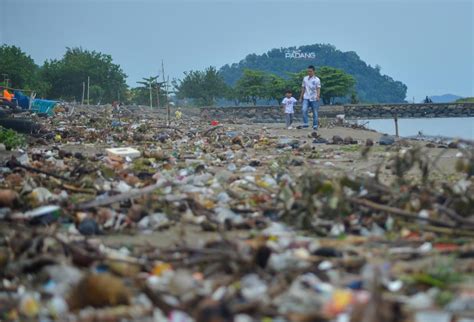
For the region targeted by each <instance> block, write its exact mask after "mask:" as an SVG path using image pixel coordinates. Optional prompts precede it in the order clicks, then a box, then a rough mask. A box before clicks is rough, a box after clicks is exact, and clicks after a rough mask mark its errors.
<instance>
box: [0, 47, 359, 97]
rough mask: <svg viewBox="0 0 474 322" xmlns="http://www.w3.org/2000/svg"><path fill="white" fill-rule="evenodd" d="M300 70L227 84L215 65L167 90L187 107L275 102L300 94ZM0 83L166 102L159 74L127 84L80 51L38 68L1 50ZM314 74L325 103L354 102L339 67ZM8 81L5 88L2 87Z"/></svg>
mask: <svg viewBox="0 0 474 322" xmlns="http://www.w3.org/2000/svg"><path fill="white" fill-rule="evenodd" d="M305 73H306V72H305V70H302V71H301V72H297V73H287V74H286V75H285V77H282V76H279V75H275V74H273V73H269V72H265V71H261V70H253V69H245V70H244V71H243V73H242V75H241V77H240V78H239V79H238V80H237V81H236V83H235V84H234V85H233V86H231V85H229V84H228V83H226V81H225V79H224V77H223V76H222V72H221V71H219V70H217V69H216V68H215V67H212V66H211V67H208V68H206V69H205V70H203V71H188V72H185V73H184V77H183V78H182V79H175V80H173V81H172V82H171V83H172V84H171V86H172V89H171V92H174V94H176V95H175V97H176V99H178V100H181V103H184V104H186V105H197V106H212V105H215V104H217V103H222V102H227V103H228V104H235V105H240V104H253V105H256V104H257V103H262V104H275V103H276V104H278V102H279V101H280V100H281V99H282V98H283V96H284V93H285V91H286V90H288V89H289V90H292V91H293V92H294V95H295V96H298V95H299V92H300V90H301V82H302V79H303V77H304V76H305ZM1 76H3V79H2V78H0V85H2V86H6V85H9V86H10V87H13V88H22V89H26V90H34V91H36V92H37V94H38V96H39V97H44V98H49V99H60V100H66V101H81V100H82V99H83V95H84V87H85V86H86V82H87V80H88V79H90V88H89V92H90V99H91V100H90V102H89V103H91V104H98V103H111V102H113V101H121V102H125V103H129V104H139V105H153V106H157V105H163V104H164V102H165V101H166V99H168V98H167V97H166V96H165V94H164V91H163V82H159V80H158V76H151V77H144V78H143V81H141V82H137V83H138V84H139V85H138V86H136V87H132V88H130V87H129V86H127V83H126V78H127V75H126V74H125V73H124V71H123V70H122V68H121V67H120V65H118V64H116V63H114V61H113V59H112V56H110V55H107V54H103V53H100V52H96V51H89V50H85V49H82V48H78V47H76V48H66V52H65V53H64V55H63V57H62V58H60V59H50V60H46V61H45V62H44V63H43V65H41V66H38V65H37V64H35V62H34V61H33V59H32V58H31V57H30V56H29V55H27V54H26V53H24V52H23V51H22V50H21V49H20V48H19V47H16V46H9V45H2V46H1V47H0V77H1ZM317 76H318V77H319V78H320V79H321V83H322V84H323V86H322V89H321V98H322V100H323V101H324V103H325V104H330V103H334V100H335V99H336V98H343V99H345V100H350V101H352V102H357V95H356V93H355V91H354V85H355V84H356V81H355V78H354V77H353V76H351V75H349V74H347V73H345V72H344V71H343V70H341V69H337V68H333V67H329V66H322V67H319V68H318V69H317ZM5 83H8V84H5Z"/></svg>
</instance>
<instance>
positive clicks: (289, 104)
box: [281, 97, 298, 114]
mask: <svg viewBox="0 0 474 322" xmlns="http://www.w3.org/2000/svg"><path fill="white" fill-rule="evenodd" d="M296 102H298V101H297V100H296V98H294V97H290V98H288V97H285V98H284V99H283V101H281V104H283V105H285V113H287V114H291V113H294V112H295V110H294V109H293V106H294V105H295V103H296Z"/></svg>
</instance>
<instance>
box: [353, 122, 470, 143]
mask: <svg viewBox="0 0 474 322" xmlns="http://www.w3.org/2000/svg"><path fill="white" fill-rule="evenodd" d="M357 123H358V124H365V125H366V127H367V128H369V129H373V130H376V131H377V132H381V133H387V134H391V135H394V134H395V122H394V120H393V119H374V120H357ZM398 132H399V135H400V136H402V137H409V136H417V135H420V134H421V135H423V136H435V137H448V138H461V139H467V140H474V117H450V118H419V119H412V118H410V119H398Z"/></svg>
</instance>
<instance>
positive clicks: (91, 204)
mask: <svg viewBox="0 0 474 322" xmlns="http://www.w3.org/2000/svg"><path fill="white" fill-rule="evenodd" d="M160 187H161V185H157V184H153V185H150V186H147V187H145V188H142V189H137V190H132V191H130V192H124V193H120V194H118V195H115V196H111V197H108V198H100V199H94V200H92V201H87V202H84V203H80V204H78V205H77V206H76V208H77V209H79V210H85V209H90V208H95V207H103V206H108V205H110V204H113V203H116V202H120V201H124V200H128V199H134V198H138V197H141V196H144V195H147V194H150V193H152V192H153V191H155V190H156V189H158V188H160Z"/></svg>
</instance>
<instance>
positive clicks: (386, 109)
mask: <svg viewBox="0 0 474 322" xmlns="http://www.w3.org/2000/svg"><path fill="white" fill-rule="evenodd" d="M344 114H345V115H346V117H348V118H367V119H373V118H392V117H393V115H394V114H396V115H397V116H398V117H399V118H421V117H426V118H430V117H474V103H431V104H372V105H345V106H344Z"/></svg>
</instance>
